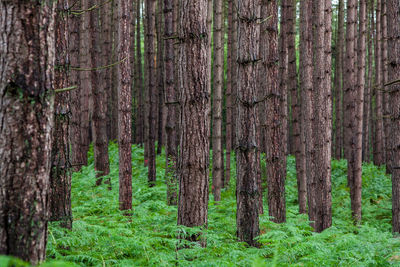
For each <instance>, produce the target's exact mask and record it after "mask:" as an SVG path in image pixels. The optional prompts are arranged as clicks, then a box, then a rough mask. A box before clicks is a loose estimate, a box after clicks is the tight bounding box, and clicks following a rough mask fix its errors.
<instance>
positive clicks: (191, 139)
mask: <svg viewBox="0 0 400 267" xmlns="http://www.w3.org/2000/svg"><path fill="white" fill-rule="evenodd" d="M210 35H211V33H210V32H209V31H208V28H207V0H199V1H185V0H179V34H178V38H179V40H180V43H179V64H178V76H179V93H180V97H179V101H180V106H181V109H180V112H181V115H180V121H181V124H180V129H179V130H180V154H179V162H178V166H179V168H178V169H179V174H178V175H179V203H178V225H184V226H189V227H193V226H203V227H206V226H207V213H208V210H207V205H208V166H209V139H208V134H209V121H208V114H209V108H210V107H209V103H210V102H209V101H210V100H209V99H210V94H209V86H208V82H209V81H208V73H209V72H208V67H209V60H210V59H209V57H208V56H207V55H208V54H207V51H208V39H209V38H210ZM187 238H189V239H191V240H197V236H191V237H187ZM203 245H205V244H204V242H203Z"/></svg>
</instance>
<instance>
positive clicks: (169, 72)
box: [164, 0, 178, 205]
mask: <svg viewBox="0 0 400 267" xmlns="http://www.w3.org/2000/svg"><path fill="white" fill-rule="evenodd" d="M173 7H174V2H173V0H164V38H165V40H164V84H165V102H167V111H166V112H167V118H168V119H167V122H166V124H165V134H166V143H165V155H166V168H165V177H166V183H167V204H168V205H176V204H177V170H176V167H177V166H176V164H177V158H178V149H177V146H176V142H177V127H176V124H177V120H178V116H177V115H178V114H177V108H176V105H175V104H172V103H175V102H176V101H177V98H178V93H177V91H176V88H175V83H174V78H175V66H174V60H175V57H174V42H175V41H174V39H173V36H174V34H175V32H174V23H173V22H174V18H173V15H174V14H173Z"/></svg>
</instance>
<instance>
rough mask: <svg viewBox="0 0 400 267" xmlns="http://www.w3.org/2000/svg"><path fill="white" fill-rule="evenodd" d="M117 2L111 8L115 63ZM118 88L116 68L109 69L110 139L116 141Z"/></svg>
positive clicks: (116, 51) (115, 0)
mask: <svg viewBox="0 0 400 267" xmlns="http://www.w3.org/2000/svg"><path fill="white" fill-rule="evenodd" d="M118 6H119V0H113V3H112V8H113V12H112V13H113V14H112V40H113V49H112V56H111V57H112V62H117V61H118V59H119V57H118V45H119V44H118V27H119V23H118V9H119V7H118ZM118 88H119V80H118V68H112V69H111V90H110V98H109V104H108V107H109V109H110V112H109V114H110V116H111V131H110V132H111V136H110V139H112V140H116V139H118Z"/></svg>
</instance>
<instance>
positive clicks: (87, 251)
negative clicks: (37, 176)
mask: <svg viewBox="0 0 400 267" xmlns="http://www.w3.org/2000/svg"><path fill="white" fill-rule="evenodd" d="M109 153H110V161H111V162H110V164H111V173H110V175H109V178H111V182H112V190H111V191H109V190H107V185H101V186H99V187H95V186H94V184H95V180H96V179H95V172H94V167H93V154H92V152H90V155H89V162H90V164H89V165H88V166H87V167H83V168H82V170H81V171H80V172H78V173H74V174H73V177H72V207H73V216H74V222H73V229H72V231H69V230H65V229H62V228H60V227H59V226H57V224H56V223H54V224H51V225H50V227H49V235H48V246H47V262H46V263H45V266H173V265H175V266H391V265H393V266H400V240H399V239H398V238H393V237H392V234H391V223H390V222H391V202H390V198H391V181H390V177H388V176H386V175H385V170H384V169H383V168H377V167H375V166H373V165H371V164H365V165H364V166H363V203H362V204H363V224H362V225H361V226H354V225H353V223H352V220H351V212H350V201H349V190H348V188H347V187H346V167H347V166H346V161H344V160H341V161H333V162H332V201H333V206H332V211H333V226H332V227H331V228H330V229H327V230H325V231H324V232H323V233H320V234H317V233H314V232H313V231H312V229H311V227H310V226H309V222H308V219H307V216H306V215H301V214H298V206H297V183H296V177H295V175H296V174H295V162H294V158H293V157H289V158H288V175H287V181H286V196H287V197H286V198H287V222H286V223H284V224H275V223H272V222H270V221H269V218H268V215H267V211H268V207H267V203H264V210H265V211H266V212H265V213H264V215H262V216H260V230H261V235H260V237H259V242H260V243H261V248H253V247H248V246H247V245H246V244H245V243H241V242H237V240H236V235H235V234H236V223H235V212H236V202H235V184H234V183H235V178H234V174H235V167H234V166H233V168H232V177H233V178H232V180H231V184H230V186H229V188H228V189H224V190H223V191H222V201H221V202H220V203H218V205H216V204H215V203H214V201H213V197H212V195H210V201H209V209H208V229H206V230H204V231H203V236H204V237H205V238H206V240H207V247H206V248H202V247H200V246H199V244H198V243H190V242H188V241H182V240H179V239H178V236H179V234H181V235H182V233H183V234H184V233H186V234H192V233H195V232H197V231H198V230H199V229H190V228H185V227H179V226H177V225H176V221H177V208H176V207H169V206H167V205H166V186H165V181H164V170H165V169H164V166H165V158H164V157H163V156H159V157H158V158H157V179H158V180H157V185H156V186H155V187H153V188H149V187H148V186H147V170H146V168H145V167H144V166H143V149H142V148H139V147H136V146H133V148H132V163H133V177H132V182H133V210H132V212H131V213H132V216H131V217H126V216H124V215H123V214H122V213H121V212H119V211H118V148H117V146H116V145H115V144H111V145H110V151H109ZM232 163H233V162H232ZM263 168H264V169H265V165H264V166H263ZM7 260H9V258H4V257H3V258H0V265H2V263H5V262H6V261H7ZM15 266H19V265H17V264H15Z"/></svg>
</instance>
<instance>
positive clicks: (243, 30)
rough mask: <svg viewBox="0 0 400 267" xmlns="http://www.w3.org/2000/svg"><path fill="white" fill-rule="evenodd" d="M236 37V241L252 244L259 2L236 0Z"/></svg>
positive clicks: (256, 187)
mask: <svg viewBox="0 0 400 267" xmlns="http://www.w3.org/2000/svg"><path fill="white" fill-rule="evenodd" d="M236 5H237V9H238V18H239V19H238V40H237V48H238V49H237V64H238V72H237V74H238V77H237V78H238V80H237V102H236V107H237V117H236V160H237V167H236V177H237V182H236V203H237V211H236V226H237V236H238V238H239V240H240V241H245V242H247V243H248V244H249V245H252V246H255V245H256V244H257V243H256V241H255V240H254V238H255V237H257V236H258V234H259V232H260V229H259V218H258V213H259V205H260V202H259V195H260V194H261V188H259V184H258V180H259V178H258V177H259V175H260V171H259V169H260V154H259V151H258V150H259V148H258V146H257V130H256V126H257V122H258V114H257V109H256V104H257V99H256V97H257V76H258V75H257V71H258V62H259V46H260V44H259V42H260V24H259V23H258V22H257V18H259V17H260V3H259V1H257V0H245V1H237V2H236Z"/></svg>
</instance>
